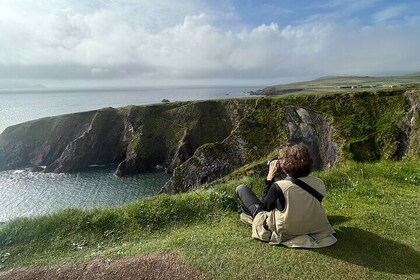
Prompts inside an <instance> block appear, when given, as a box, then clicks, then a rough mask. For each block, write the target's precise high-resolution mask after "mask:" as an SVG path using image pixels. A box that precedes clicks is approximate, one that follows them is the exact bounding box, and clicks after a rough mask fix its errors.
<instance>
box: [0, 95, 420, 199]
mask: <svg viewBox="0 0 420 280" xmlns="http://www.w3.org/2000/svg"><path fill="white" fill-rule="evenodd" d="M419 99H420V98H419V91H416V90H403V89H396V90H392V91H377V92H365V91H362V92H352V93H340V94H332V93H328V94H316V95H288V96H282V97H274V98H255V99H238V100H216V101H200V102H185V103H168V104H159V105H149V106H129V107H125V108H120V109H113V108H107V109H103V110H99V111H92V112H86V113H79V114H73V115H65V116H58V117H52V118H45V119H41V120H37V121H31V122H27V123H24V124H21V125H16V126H13V127H9V128H8V129H6V130H5V131H4V133H2V134H1V135H0V170H2V169H13V168H23V167H31V166H43V165H45V166H47V167H46V169H45V171H46V172H73V171H78V170H80V169H83V168H86V167H87V166H88V165H92V164H109V163H114V162H117V163H119V165H118V168H117V170H116V174H117V175H118V176H126V175H133V174H137V173H139V172H143V171H146V170H149V169H152V168H155V167H156V166H160V167H165V168H166V170H167V171H168V172H170V173H172V172H173V178H172V179H171V180H170V181H169V182H168V183H167V184H166V185H165V186H164V188H163V191H165V192H167V193H177V192H182V191H188V190H191V189H194V188H197V187H198V186H200V185H201V184H203V183H207V182H211V181H214V180H216V179H219V178H221V177H223V176H226V175H227V174H229V173H231V172H232V171H234V170H235V169H237V168H239V167H242V166H246V165H252V166H254V167H255V161H256V160H259V162H263V161H264V160H265V159H268V158H270V157H272V155H273V154H275V151H276V150H277V148H278V147H279V146H281V145H282V143H284V142H286V141H298V140H299V141H303V142H304V143H306V144H307V145H308V146H309V148H310V151H311V156H312V157H313V158H314V160H315V162H316V163H317V164H318V165H317V166H316V169H322V168H323V167H331V166H334V165H336V164H338V163H340V162H344V161H345V160H357V161H360V162H366V161H368V162H369V161H376V160H380V159H392V160H394V159H397V160H398V159H401V158H403V157H412V158H416V157H418V150H420V147H419V141H418V138H419V137H418V136H419V133H420V132H419V129H418V122H419V106H420V105H419ZM28 136H29V137H28ZM257 169H258V167H257ZM251 171H252V170H251Z"/></svg>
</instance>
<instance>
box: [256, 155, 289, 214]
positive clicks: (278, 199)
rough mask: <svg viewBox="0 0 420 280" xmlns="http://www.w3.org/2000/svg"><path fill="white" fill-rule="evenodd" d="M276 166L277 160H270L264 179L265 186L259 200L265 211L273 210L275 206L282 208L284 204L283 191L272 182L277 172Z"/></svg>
mask: <svg viewBox="0 0 420 280" xmlns="http://www.w3.org/2000/svg"><path fill="white" fill-rule="evenodd" d="M278 167H279V166H278V164H277V161H272V162H270V166H269V168H268V174H267V177H266V178H265V180H264V181H265V187H264V191H263V195H262V199H261V201H262V204H263V208H264V210H266V211H270V210H273V209H274V208H275V207H277V209H279V210H282V209H284V206H285V204H286V203H285V199H284V195H283V192H282V191H281V189H280V187H279V186H278V185H277V184H276V183H274V177H275V176H276V175H277V174H278V170H277V168H278Z"/></svg>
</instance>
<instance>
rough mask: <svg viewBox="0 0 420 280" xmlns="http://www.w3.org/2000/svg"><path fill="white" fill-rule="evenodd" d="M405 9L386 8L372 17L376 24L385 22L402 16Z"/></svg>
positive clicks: (398, 7)
mask: <svg viewBox="0 0 420 280" xmlns="http://www.w3.org/2000/svg"><path fill="white" fill-rule="evenodd" d="M405 10H406V7H404V6H393V7H388V8H386V9H384V10H382V11H379V12H377V13H375V14H374V15H373V19H374V21H375V22H376V23H382V22H386V21H389V20H392V19H395V18H398V17H401V16H402V15H404V12H405Z"/></svg>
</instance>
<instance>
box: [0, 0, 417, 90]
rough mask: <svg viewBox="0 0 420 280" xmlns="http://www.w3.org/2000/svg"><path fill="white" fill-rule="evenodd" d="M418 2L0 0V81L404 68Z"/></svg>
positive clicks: (241, 77) (191, 80) (143, 80)
mask: <svg viewBox="0 0 420 280" xmlns="http://www.w3.org/2000/svg"><path fill="white" fill-rule="evenodd" d="M419 11H420V1H414V0H405V1H404V0H402V1H389V0H387V1H385V0H383V1H381V0H353V1H350V0H348V1H345V0H329V1H306V0H305V1H290V0H287V1H273V0H271V1H251V0H241V1H239V0H224V1H223V0H213V1H204V0H184V1H172V0H160V1H153V0H120V1H117V0H90V1H88V0H84V1H82V0H78V1H77V0H72V1H71V0H37V1H29V0H3V1H2V2H1V3H0V34H2V36H1V37H0V87H3V88H4V87H5V85H11V86H13V84H22V83H29V84H31V83H42V84H44V85H47V86H69V85H70V86H78V85H93V86H94V85H121V86H141V85H148V86H149V85H162V84H164V85H196V84H205V85H221V84H238V85H251V84H252V85H272V84H278V83H283V82H290V81H299V80H307V79H313V78H317V77H320V76H329V75H398V74H406V73H411V72H417V71H420V67H419V65H420V55H419V53H420V52H419V50H420V38H419V37H420V36H418V34H420V13H419ZM2 85H3V86H2Z"/></svg>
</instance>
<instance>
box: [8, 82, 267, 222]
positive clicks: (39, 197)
mask: <svg viewBox="0 0 420 280" xmlns="http://www.w3.org/2000/svg"><path fill="white" fill-rule="evenodd" d="M257 89H259V87H185V88H181V87H179V88H164V87H162V88H135V89H134V88H132V89H107V90H104V89H89V90H63V89H61V90H46V89H40V90H32V91H30V90H22V91H6V90H0V133H1V132H3V131H4V129H5V128H6V127H8V126H10V125H14V124H18V123H22V122H25V121H29V120H34V119H39V118H42V117H48V116H55V115H61V114H68V113H75V112H82V111H89V110H96V109H101V108H104V107H115V108H117V107H123V106H127V105H146V104H154V103H161V101H162V100H163V99H168V100H169V101H171V102H175V101H189V100H211V99H227V98H239V97H241V98H242V97H250V96H249V92H250V91H255V90H257ZM115 168H116V167H115V166H103V167H98V166H96V167H91V168H89V169H88V170H85V171H83V172H78V173H75V174H51V173H49V174H44V173H34V172H30V171H29V170H25V169H22V170H9V171H1V172H0V223H2V222H7V221H10V220H12V219H14V218H17V217H34V216H39V215H47V214H52V213H55V212H57V211H60V210H63V209H67V208H77V209H90V208H97V207H110V206H115V205H120V204H123V203H128V202H131V201H134V200H137V199H140V198H144V197H148V196H151V195H154V194H156V193H157V192H158V191H159V190H160V189H161V187H162V186H163V185H164V184H165V182H166V181H167V180H168V179H169V178H170V176H169V175H168V174H165V173H163V172H153V173H147V174H140V175H138V176H134V177H129V178H117V177H115V176H114V175H113V172H114V171H115Z"/></svg>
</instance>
